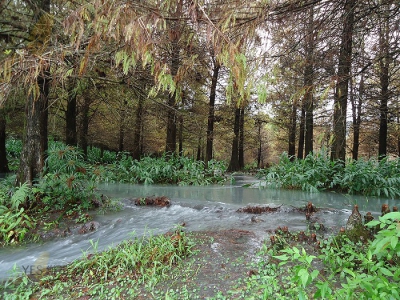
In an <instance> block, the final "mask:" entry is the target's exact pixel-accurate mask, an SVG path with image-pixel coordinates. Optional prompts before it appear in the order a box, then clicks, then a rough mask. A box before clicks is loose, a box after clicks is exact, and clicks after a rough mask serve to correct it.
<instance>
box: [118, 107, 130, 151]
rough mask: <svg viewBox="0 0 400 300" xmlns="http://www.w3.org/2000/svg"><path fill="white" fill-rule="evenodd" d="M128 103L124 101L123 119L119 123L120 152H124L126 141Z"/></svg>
mask: <svg viewBox="0 0 400 300" xmlns="http://www.w3.org/2000/svg"><path fill="white" fill-rule="evenodd" d="M127 106H128V101H126V100H124V102H123V107H122V109H121V115H120V116H121V118H120V121H119V137H118V152H122V151H124V140H125V122H126V115H127V113H126V109H127Z"/></svg>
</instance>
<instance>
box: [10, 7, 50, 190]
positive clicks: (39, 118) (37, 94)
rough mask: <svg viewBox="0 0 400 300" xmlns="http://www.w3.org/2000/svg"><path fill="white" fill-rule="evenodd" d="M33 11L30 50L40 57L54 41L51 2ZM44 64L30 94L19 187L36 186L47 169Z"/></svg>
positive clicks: (47, 71)
mask: <svg viewBox="0 0 400 300" xmlns="http://www.w3.org/2000/svg"><path fill="white" fill-rule="evenodd" d="M33 7H34V20H35V23H34V25H33V27H32V28H31V31H30V39H31V40H30V42H29V44H28V49H30V51H32V53H34V54H37V55H40V53H42V52H43V51H44V49H45V48H46V47H47V44H48V43H49V42H50V39H51V31H52V26H53V20H52V17H51V16H50V0H37V1H35V2H34V3H33ZM42 63H43V65H42V68H41V71H40V73H39V74H38V75H37V79H36V82H35V87H34V88H35V90H34V91H32V92H31V93H29V95H28V99H27V102H26V128H25V136H24V142H23V148H22V153H21V159H20V166H19V169H18V172H17V181H16V182H17V185H18V184H22V183H25V182H27V183H29V184H32V182H33V180H35V179H36V178H38V177H39V176H41V173H42V170H43V166H44V159H45V152H46V151H47V143H48V141H47V135H48V134H47V132H48V129H47V123H48V97H49V88H50V80H51V78H50V65H49V62H47V61H44V62H42Z"/></svg>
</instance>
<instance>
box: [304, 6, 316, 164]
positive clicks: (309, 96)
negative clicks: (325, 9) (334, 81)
mask: <svg viewBox="0 0 400 300" xmlns="http://www.w3.org/2000/svg"><path fill="white" fill-rule="evenodd" d="M305 51H306V65H305V68H304V88H305V94H304V98H303V101H304V106H305V113H306V116H305V117H306V118H305V136H304V157H306V156H307V155H308V154H310V153H311V152H312V151H313V138H314V8H313V7H311V8H310V13H309V16H308V25H307V35H306V45H305Z"/></svg>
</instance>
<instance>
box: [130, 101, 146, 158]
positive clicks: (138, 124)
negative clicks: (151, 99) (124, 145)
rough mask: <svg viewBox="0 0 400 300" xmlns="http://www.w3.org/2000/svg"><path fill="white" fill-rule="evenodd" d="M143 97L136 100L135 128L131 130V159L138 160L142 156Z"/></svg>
mask: <svg viewBox="0 0 400 300" xmlns="http://www.w3.org/2000/svg"><path fill="white" fill-rule="evenodd" d="M144 101H145V99H144V97H142V96H141V95H140V96H139V99H138V106H137V109H136V120H135V127H134V129H133V151H132V158H133V159H137V160H139V159H140V157H141V156H142V147H141V144H142V128H143V113H144V109H143V105H144Z"/></svg>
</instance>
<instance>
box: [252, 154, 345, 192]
mask: <svg viewBox="0 0 400 300" xmlns="http://www.w3.org/2000/svg"><path fill="white" fill-rule="evenodd" d="M340 169H341V164H340V163H337V162H335V161H331V160H329V158H328V156H327V154H326V153H325V152H321V153H319V154H309V155H307V157H306V158H305V159H293V160H291V159H290V157H288V155H287V154H286V153H283V154H282V155H281V157H280V161H279V164H277V165H274V166H272V167H270V168H269V169H266V170H260V171H259V173H258V174H257V176H258V177H259V178H264V179H265V180H266V183H267V186H269V187H272V188H286V189H302V190H304V191H308V192H318V191H321V190H324V189H327V188H329V187H330V183H331V180H332V178H333V176H334V174H336V173H337V172H340Z"/></svg>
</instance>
